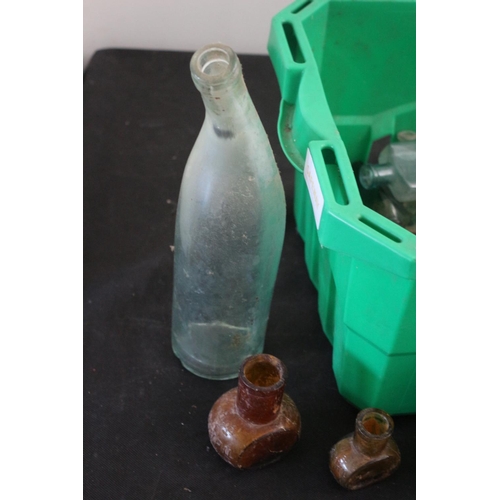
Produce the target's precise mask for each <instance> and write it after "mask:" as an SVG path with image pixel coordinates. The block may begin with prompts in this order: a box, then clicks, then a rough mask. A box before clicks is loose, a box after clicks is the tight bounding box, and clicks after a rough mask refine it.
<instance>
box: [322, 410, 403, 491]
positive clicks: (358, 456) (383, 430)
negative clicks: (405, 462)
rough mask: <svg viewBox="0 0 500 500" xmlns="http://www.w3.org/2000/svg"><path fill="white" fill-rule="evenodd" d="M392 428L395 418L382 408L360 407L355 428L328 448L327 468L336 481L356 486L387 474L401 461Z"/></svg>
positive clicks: (374, 480)
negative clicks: (328, 466) (328, 467)
mask: <svg viewBox="0 0 500 500" xmlns="http://www.w3.org/2000/svg"><path fill="white" fill-rule="evenodd" d="M393 430H394V422H393V420H392V418H391V416H390V415H389V414H388V413H386V412H385V411H383V410H379V409H377V408H366V409H365V410H362V411H360V412H359V413H358V415H357V417H356V427H355V429H354V432H353V433H351V434H349V435H348V436H346V437H345V438H344V439H341V440H340V441H339V442H338V443H337V444H335V445H334V446H333V448H332V449H331V451H330V470H331V471H332V474H333V476H334V477H335V479H336V480H337V481H338V483H339V484H341V485H342V486H344V487H345V488H348V489H349V490H357V489H359V488H364V487H365V486H369V485H370V484H373V483H376V482H378V481H381V480H382V479H385V478H386V477H388V476H390V475H391V474H392V473H393V472H394V471H395V470H396V469H397V468H398V466H399V464H400V462H401V455H400V453H399V448H398V445H397V444H396V442H395V441H394V439H393V438H392V437H391V435H392V432H393Z"/></svg>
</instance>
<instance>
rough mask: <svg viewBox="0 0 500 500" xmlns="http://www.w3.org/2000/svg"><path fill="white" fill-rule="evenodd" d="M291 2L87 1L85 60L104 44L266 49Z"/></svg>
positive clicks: (198, 0) (197, 0)
mask: <svg viewBox="0 0 500 500" xmlns="http://www.w3.org/2000/svg"><path fill="white" fill-rule="evenodd" d="M292 1H293V0H83V64H84V67H85V66H86V65H87V64H88V62H89V60H90V58H91V57H92V54H93V53H94V52H95V51H96V50H98V49H102V48H140V49H164V50H188V51H194V50H196V49H198V48H200V47H201V46H203V45H205V44H207V43H211V42H214V41H220V42H223V43H226V44H227V45H229V46H231V47H232V48H233V49H234V50H235V51H236V52H239V53H247V54H248V53H254V54H265V53H267V50H266V46H267V39H268V36H269V30H270V23H271V18H272V17H273V16H274V15H275V14H277V13H278V12H279V11H280V10H281V9H283V8H284V7H285V6H287V5H290V4H291V3H292Z"/></svg>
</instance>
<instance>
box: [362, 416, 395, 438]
mask: <svg viewBox="0 0 500 500" xmlns="http://www.w3.org/2000/svg"><path fill="white" fill-rule="evenodd" d="M356 430H357V431H358V432H359V433H360V434H361V435H362V436H364V437H366V438H370V439H372V440H384V439H387V438H388V437H390V436H391V435H392V432H393V431H394V420H393V419H392V417H391V416H390V415H389V414H388V413H386V412H385V411H384V410H380V409H379V408H365V409H364V410H361V411H360V412H359V413H358V415H357V416H356Z"/></svg>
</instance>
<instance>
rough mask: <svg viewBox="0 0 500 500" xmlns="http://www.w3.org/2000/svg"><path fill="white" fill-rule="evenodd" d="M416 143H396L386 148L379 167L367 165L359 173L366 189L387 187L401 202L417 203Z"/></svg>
mask: <svg viewBox="0 0 500 500" xmlns="http://www.w3.org/2000/svg"><path fill="white" fill-rule="evenodd" d="M416 157H417V155H416V142H415V141H405V142H394V143H392V144H389V145H388V146H386V147H385V148H384V149H383V150H382V152H381V153H380V156H379V158H378V165H372V164H366V165H363V166H362V167H361V169H360V171H359V181H360V183H361V185H362V186H363V187H364V188H365V189H376V188H378V187H381V186H387V188H388V189H389V190H390V192H391V193H392V195H393V196H394V198H396V200H397V201H399V202H410V201H415V200H416V197H417V181H416Z"/></svg>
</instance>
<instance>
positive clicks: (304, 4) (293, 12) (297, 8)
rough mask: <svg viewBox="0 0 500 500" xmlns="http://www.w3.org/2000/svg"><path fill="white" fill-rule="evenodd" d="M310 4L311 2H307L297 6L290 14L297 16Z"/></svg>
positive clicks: (309, 0)
mask: <svg viewBox="0 0 500 500" xmlns="http://www.w3.org/2000/svg"><path fill="white" fill-rule="evenodd" d="M311 3H312V0H307V1H306V2H304V3H303V4H301V5H299V6H298V7H295V9H293V10H292V14H298V13H299V12H300V11H301V10H304V9H305V8H306V7H307V6H308V5H310V4H311Z"/></svg>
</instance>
